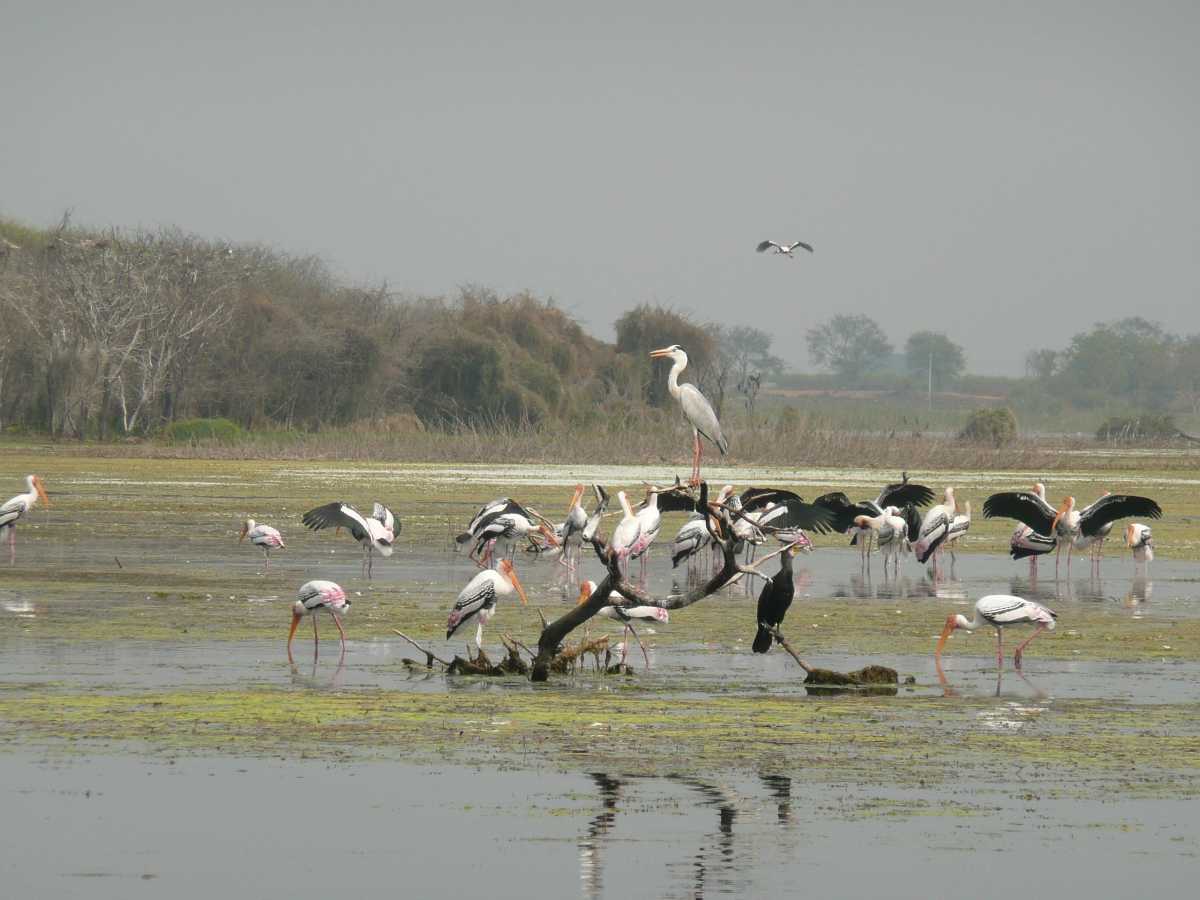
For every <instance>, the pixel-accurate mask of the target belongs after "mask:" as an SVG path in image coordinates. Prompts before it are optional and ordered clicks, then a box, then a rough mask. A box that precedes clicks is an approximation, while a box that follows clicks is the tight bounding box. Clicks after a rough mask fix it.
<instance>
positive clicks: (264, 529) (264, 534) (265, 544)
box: [238, 519, 287, 570]
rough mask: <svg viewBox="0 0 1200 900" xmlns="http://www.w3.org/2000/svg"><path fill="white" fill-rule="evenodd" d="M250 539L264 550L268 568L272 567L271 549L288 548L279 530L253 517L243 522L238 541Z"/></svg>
mask: <svg viewBox="0 0 1200 900" xmlns="http://www.w3.org/2000/svg"><path fill="white" fill-rule="evenodd" d="M246 538H249V539H250V543H251V544H253V545H254V546H255V547H258V548H259V549H260V550H262V552H263V557H265V558H266V561H267V563H266V567H265V568H266V569H267V570H270V568H271V551H272V550H283V549H286V547H287V545H286V544H284V542H283V535H281V534H280V533H279V531H278V530H276V529H274V528H272V527H271V526H270V525H260V524H258V523H257V522H255V521H254V520H253V519H247V520H246V521H245V522H243V523H242V533H241V536H240V537H239V538H238V543H239V544H240V543H241V542H242V541H244V540H246Z"/></svg>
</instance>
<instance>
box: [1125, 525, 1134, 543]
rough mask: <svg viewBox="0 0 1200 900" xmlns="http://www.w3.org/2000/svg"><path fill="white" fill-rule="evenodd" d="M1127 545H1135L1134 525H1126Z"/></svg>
mask: <svg viewBox="0 0 1200 900" xmlns="http://www.w3.org/2000/svg"><path fill="white" fill-rule="evenodd" d="M1125 546H1126V547H1132V546H1133V526H1132V525H1126V526H1125Z"/></svg>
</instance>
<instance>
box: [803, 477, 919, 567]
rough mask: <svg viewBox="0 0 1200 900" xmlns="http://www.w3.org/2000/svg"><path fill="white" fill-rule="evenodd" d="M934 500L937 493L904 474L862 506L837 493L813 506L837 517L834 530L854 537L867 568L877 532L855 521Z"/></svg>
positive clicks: (853, 543)
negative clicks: (874, 535)
mask: <svg viewBox="0 0 1200 900" xmlns="http://www.w3.org/2000/svg"><path fill="white" fill-rule="evenodd" d="M932 499H933V490H932V489H931V488H928V487H926V486H925V485H923V484H916V483H914V482H910V481H909V480H908V473H907V472H901V473H900V481H897V482H894V483H892V484H887V485H884V486H883V489H882V490H880V492H879V495H878V496H877V497H876V498H875V499H874V500H860V501H859V502H858V503H852V502H851V501H850V498H849V497H847V496H846V495H845V494H844V493H842V492H841V491H833V492H832V493H829V494H822V495H821V496H820V497H818V498H817V499H816V500H814V501H813V504H814V505H815V506H822V507H824V508H825V509H827V510H829V511H830V512H831V513H832V514H833V519H832V522H831V525H832V527H833V530H834V531H838V532H841V533H842V534H849V535H850V546H851V547H854V546H857V547H858V548H859V552H860V553H861V554H862V555H863V563H864V565H865V564H866V556H867V554H869V553H870V552H871V547H870V543H869V539H870V538H871V536H872V534H873V532H872V531H870V530H869V529H864V528H861V527H859V526H858V525H856V524H855V519H857V518H858V517H859V516H868V517H870V518H874V517H877V516H881V515H883V514H884V510H885V509H887V508H888V507H889V506H894V507H896V508H898V509H901V508H903V507H905V506H906V505H908V504H912V505H913V506H914V507H917V508H919V507H922V506H924V505H925V504H927V503H928V502H929V501H930V500H932ZM864 539H866V540H864ZM914 540H915V538H914Z"/></svg>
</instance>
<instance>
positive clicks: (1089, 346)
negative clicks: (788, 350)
mask: <svg viewBox="0 0 1200 900" xmlns="http://www.w3.org/2000/svg"><path fill="white" fill-rule="evenodd" d="M807 341H808V348H809V355H810V356H811V357H812V358H813V359H814V360H815V361H816V362H817V363H818V364H819V365H821V366H822V367H823V368H824V369H826V370H827V372H828V374H827V375H824V376H792V377H790V378H789V377H786V376H785V378H784V379H783V383H784V384H786V385H789V386H791V387H795V388H811V387H817V386H820V387H827V388H857V389H868V390H887V391H890V392H892V393H896V394H900V395H905V394H907V395H916V394H921V393H924V392H925V391H926V390H927V389H928V388H929V386H930V382H932V387H933V390H935V391H959V392H963V393H969V394H986V395H996V396H998V397H999V399H1001V400H1002V401H1003V402H1005V403H1008V404H1010V405H1012V406H1014V407H1016V408H1017V409H1018V410H1026V411H1029V412H1036V413H1041V414H1055V413H1061V412H1065V411H1068V410H1081V411H1092V412H1097V413H1104V412H1110V413H1111V412H1116V411H1123V410H1154V411H1159V412H1172V411H1173V412H1179V413H1186V414H1190V415H1200V334H1192V335H1186V336H1182V335H1173V334H1170V333H1168V332H1166V331H1164V330H1163V329H1162V328H1161V327H1160V326H1158V325H1156V324H1154V323H1152V322H1148V321H1146V320H1145V319H1141V318H1128V319H1121V320H1119V321H1116V322H1108V323H1100V324H1097V325H1094V326H1093V327H1092V328H1091V329H1090V330H1088V331H1084V332H1080V333H1079V334H1076V335H1075V336H1074V337H1073V338H1072V339H1071V341H1070V343H1069V344H1068V345H1067V346H1066V347H1064V348H1062V349H1060V350H1054V349H1033V350H1030V351H1029V352H1028V353H1027V354H1026V356H1025V376H1024V377H1023V378H993V377H986V376H978V375H970V374H968V373H967V358H966V354H965V353H964V351H963V348H962V347H960V346H959V345H958V344H956V343H955V342H954V341H952V340H950V338H948V337H947V336H946V335H944V334H941V333H938V332H931V331H918V332H915V333H913V334H912V335H910V336H909V338H908V340H907V342H906V343H905V345H904V347H903V349H902V350H901V351H900V352H896V350H895V348H894V347H893V346H892V344H891V343H890V341H889V340H888V338H887V334H886V332H885V331H884V330H883V328H882V327H881V326H880V325H879V324H878V323H877V322H875V321H874V320H873V319H871V318H870V317H868V316H863V315H855V316H848V315H839V316H834V317H833V318H831V319H829V320H828V321H826V322H824V323H822V324H820V325H818V326H816V327H814V328H812V329H810V330H809V331H808V334H807Z"/></svg>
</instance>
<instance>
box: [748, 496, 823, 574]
mask: <svg viewBox="0 0 1200 900" xmlns="http://www.w3.org/2000/svg"><path fill="white" fill-rule="evenodd" d="M730 505H731V506H733V507H736V509H737V510H738V511H739V512H740V513H741V515H735V519H734V523H733V529H734V534H735V535H737V536H738V537H739V538H740V539H742V540H746V541H748V542H749V543H750V548H749V550H748V553H747V555H748V557H749V558H750V559H753V551H754V548H755V546H756V545H757V544H760V543H762V541H763V540H764V539H765V536H766V534H773V535H774V536H775V538H776V539H777V540H778V541H779V542H780V543H784V544H791V543H795V542H796V541H800V542H801V543H802V544H804V545H807V546H806V548H805V549H811V547H812V542H811V541H810V540H809V539H808V535H806V534H805V533H804V531H805V529H808V530H810V531H813V532H815V533H817V534H827V533H828V532H830V531H832V530H834V528H835V527H836V526H835V525H834V524H833V523H834V520H835V519H836V515H835V514H834V513H833V511H831V510H830V509H829V508H828V507H826V506H822V505H821V504H819V503H815V502H814V503H805V502H804V498H803V497H801V496H800V495H799V494H796V493H793V492H792V491H788V490H783V489H782V488H757V487H752V488H747V489H746V490H744V491H742V493H741V495H739V496H738V497H737V502H736V503H735V504H730Z"/></svg>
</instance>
